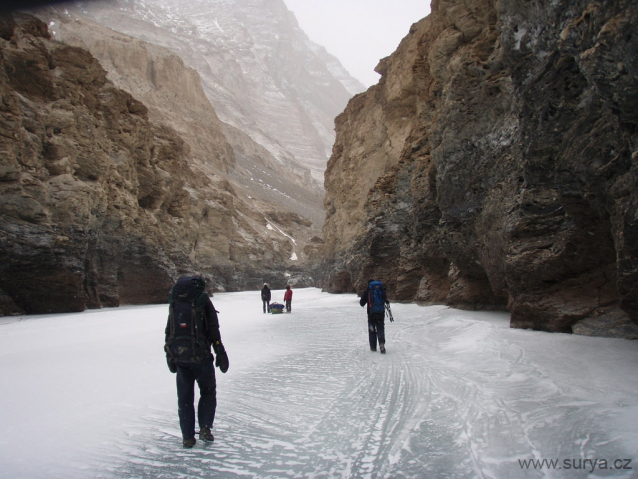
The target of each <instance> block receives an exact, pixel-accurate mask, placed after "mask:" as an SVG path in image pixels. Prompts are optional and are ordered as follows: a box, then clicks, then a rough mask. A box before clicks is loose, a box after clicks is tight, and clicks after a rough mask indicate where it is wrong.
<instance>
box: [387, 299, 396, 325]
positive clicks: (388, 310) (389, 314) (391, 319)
mask: <svg viewBox="0 0 638 479" xmlns="http://www.w3.org/2000/svg"><path fill="white" fill-rule="evenodd" d="M385 310H386V311H387V312H388V318H389V319H390V322H391V323H394V318H393V317H392V310H391V309H390V303H385Z"/></svg>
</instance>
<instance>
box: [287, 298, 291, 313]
mask: <svg viewBox="0 0 638 479" xmlns="http://www.w3.org/2000/svg"><path fill="white" fill-rule="evenodd" d="M286 311H288V312H290V311H292V299H287V300H286Z"/></svg>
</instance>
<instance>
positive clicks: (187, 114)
mask: <svg viewBox="0 0 638 479" xmlns="http://www.w3.org/2000/svg"><path fill="white" fill-rule="evenodd" d="M37 14H38V16H39V18H41V19H42V20H44V21H46V23H47V24H48V25H49V29H50V31H51V32H52V35H53V36H54V38H55V39H56V40H59V41H61V42H63V43H66V44H69V45H73V46H78V47H81V48H85V49H87V50H89V51H90V52H91V54H92V55H93V56H95V57H96V58H97V59H98V60H99V61H100V64H101V66H102V67H103V68H104V69H105V70H106V71H107V74H108V78H109V79H110V80H111V81H112V82H113V83H114V85H115V86H116V87H118V88H121V89H123V90H125V91H127V92H129V93H131V94H132V95H133V96H134V97H135V98H136V99H138V100H140V101H142V102H143V103H144V104H145V105H146V106H147V107H148V108H149V118H150V119H151V121H153V122H155V123H159V124H164V125H168V126H170V127H171V128H173V129H175V130H176V131H177V132H178V133H179V134H180V136H181V137H182V138H183V139H184V141H185V143H186V145H187V149H186V152H185V154H186V156H187V160H188V162H189V164H194V165H197V167H198V168H199V169H201V170H202V171H205V172H206V174H208V175H221V176H222V177H223V178H225V179H227V180H228V181H229V182H230V183H231V185H232V186H233V189H234V190H235V192H236V193H237V195H238V197H240V198H242V199H243V200H244V201H245V202H246V203H248V204H250V205H251V207H253V208H254V209H255V210H256V211H257V212H261V214H262V216H263V217H264V218H266V216H267V214H268V213H269V212H271V211H280V212H282V213H284V212H289V213H293V214H294V215H300V216H301V217H304V218H306V220H305V221H306V222H309V223H311V224H310V226H309V227H308V228H301V229H298V230H297V231H295V234H294V235H293V236H294V237H295V240H296V241H298V242H299V248H297V250H298V251H297V253H296V255H297V257H298V259H299V260H304V259H306V258H305V255H304V254H303V249H304V246H305V244H306V243H307V241H308V240H309V239H310V238H312V237H314V236H316V235H318V234H320V231H321V225H322V223H323V217H324V211H323V208H322V205H321V198H320V196H319V194H318V193H317V192H315V191H313V190H311V189H309V188H308V182H309V176H310V170H309V169H308V168H306V167H303V166H302V165H298V167H297V168H295V169H292V168H282V167H281V165H280V163H279V162H278V161H277V160H276V159H275V158H274V157H273V155H272V154H270V152H268V150H266V148H264V147H263V146H261V145H259V144H258V143H256V142H254V141H253V140H252V139H251V138H250V137H249V136H248V135H247V134H245V133H243V132H241V131H240V130H237V129H236V128H233V127H231V126H230V125H228V124H225V123H222V122H221V121H220V120H219V118H218V117H217V114H216V112H215V110H214V109H213V107H212V106H211V104H210V102H209V101H208V99H207V97H206V95H205V94H204V91H203V89H202V86H201V80H200V77H199V75H198V74H197V72H195V71H194V70H193V69H192V68H189V67H186V66H185V65H184V63H183V61H182V59H181V58H179V57H178V56H177V55H176V54H175V53H173V52H171V51H170V50H168V49H166V48H163V47H159V46H157V45H152V44H150V43H147V42H144V41H141V40H137V39H135V38H133V37H130V36H128V35H124V34H121V33H118V32H115V31H113V30H111V29H110V28H106V27H103V26H102V25H100V24H97V23H96V22H94V21H92V20H90V19H88V18H86V17H83V16H81V15H79V14H77V12H75V11H74V10H73V9H71V10H68V9H67V11H66V13H65V12H61V11H60V9H45V10H42V11H39V12H38V13H37ZM264 226H265V223H264ZM280 226H282V225H280ZM288 234H292V232H291V231H288ZM282 238H283V236H282Z"/></svg>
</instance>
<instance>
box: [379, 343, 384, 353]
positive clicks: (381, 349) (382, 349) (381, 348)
mask: <svg viewBox="0 0 638 479" xmlns="http://www.w3.org/2000/svg"><path fill="white" fill-rule="evenodd" d="M379 350H380V351H381V354H385V344H383V343H381V344H379Z"/></svg>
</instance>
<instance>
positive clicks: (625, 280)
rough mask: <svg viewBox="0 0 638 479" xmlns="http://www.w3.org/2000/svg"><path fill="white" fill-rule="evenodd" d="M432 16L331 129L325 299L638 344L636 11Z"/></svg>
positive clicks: (503, 4) (565, 4)
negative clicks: (363, 298) (370, 301)
mask: <svg viewBox="0 0 638 479" xmlns="http://www.w3.org/2000/svg"><path fill="white" fill-rule="evenodd" d="M431 11H432V13H431V14H430V15H429V16H428V17H426V18H425V19H423V20H421V21H420V22H418V23H416V24H414V25H413V26H412V28H411V30H410V32H409V34H408V35H407V36H406V37H405V39H404V40H403V41H402V42H401V44H400V46H399V48H398V49H397V51H396V52H395V53H394V54H392V55H391V56H390V57H388V58H385V59H383V60H382V61H381V62H380V63H379V65H378V67H377V71H378V72H379V73H380V74H381V75H382V77H381V80H380V81H379V84H378V85H376V86H373V87H371V88H370V89H369V90H368V91H367V92H365V93H363V94H360V95H357V96H356V97H354V98H353V99H352V100H351V101H350V103H349V104H348V107H347V108H346V110H345V111H344V112H343V113H342V114H341V115H340V116H339V117H338V118H337V120H336V127H337V139H336V142H335V145H334V148H333V153H332V157H331V159H330V161H329V163H328V169H327V171H326V174H325V188H326V197H325V206H326V209H327V216H326V221H325V225H324V238H325V241H326V252H327V254H326V258H325V262H324V273H325V277H324V288H325V289H326V290H329V291H332V292H342V291H359V290H361V289H362V288H363V287H364V286H365V284H366V281H367V280H368V279H369V278H372V277H375V278H378V279H382V280H384V281H385V282H386V284H387V286H388V290H389V293H390V297H391V298H393V299H394V300H399V301H417V302H420V303H425V304H430V303H444V304H449V305H451V306H455V307H461V308H472V309H509V310H510V311H511V313H512V316H511V324H512V326H514V327H524V328H534V329H541V330H547V331H566V332H569V331H576V332H583V333H593V334H608V335H614V334H616V335H620V336H623V335H624V336H626V337H632V336H635V329H634V328H633V327H632V326H631V324H632V323H631V321H633V322H634V323H638V303H637V302H636V298H638V295H637V294H638V225H637V219H636V218H637V213H638V195H637V188H636V184H637V182H636V180H637V175H638V170H637V166H638V134H637V133H638V130H637V127H638V116H637V113H636V112H637V111H638V109H637V108H636V107H637V106H638V35H636V33H635V25H637V24H638V7H637V6H636V4H635V2H631V1H628V0H616V1H591V0H569V1H568V0H562V1H554V2H526V1H519V0H500V1H498V2H496V1H493V0H434V1H433V2H432V9H431Z"/></svg>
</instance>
